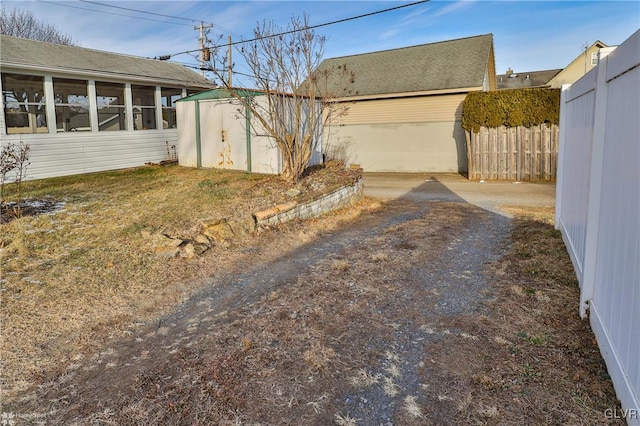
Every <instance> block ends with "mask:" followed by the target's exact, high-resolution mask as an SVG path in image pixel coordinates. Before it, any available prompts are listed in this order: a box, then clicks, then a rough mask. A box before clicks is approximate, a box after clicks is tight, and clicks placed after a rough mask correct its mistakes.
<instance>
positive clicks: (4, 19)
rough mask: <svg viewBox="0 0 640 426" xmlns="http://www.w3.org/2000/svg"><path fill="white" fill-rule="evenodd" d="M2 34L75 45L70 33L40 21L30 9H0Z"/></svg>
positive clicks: (0, 31) (0, 29)
mask: <svg viewBox="0 0 640 426" xmlns="http://www.w3.org/2000/svg"><path fill="white" fill-rule="evenodd" d="M0 34H4V35H8V36H13V37H20V38H28V39H31V40H39V41H47V42H49V43H56V44H66V45H70V46H74V45H75V44H76V43H75V42H74V41H73V39H72V38H71V36H70V35H68V34H64V33H62V32H60V30H58V29H57V28H56V27H54V26H53V25H50V24H47V23H46V22H44V21H40V20H39V19H37V18H36V17H35V15H34V14H33V12H31V11H30V10H19V9H13V10H12V11H11V12H8V11H7V10H6V9H5V8H4V7H2V9H0Z"/></svg>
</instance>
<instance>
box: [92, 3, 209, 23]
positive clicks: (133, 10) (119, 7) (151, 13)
mask: <svg viewBox="0 0 640 426" xmlns="http://www.w3.org/2000/svg"><path fill="white" fill-rule="evenodd" d="M79 1H81V2H83V3H91V4H97V5H98V6H104V7H112V8H114V9H121V10H128V11H129V12H138V13H146V14H147V15H155V16H162V17H163V18H172V19H182V20H183V21H189V22H199V21H200V20H199V19H191V18H184V17H182V16H172V15H165V14H164V13H155V12H148V11H146V10H138V9H130V8H128V7H123V6H115V5H113V4H106V3H100V2H97V1H90V0H79ZM210 23H211V22H205V24H210Z"/></svg>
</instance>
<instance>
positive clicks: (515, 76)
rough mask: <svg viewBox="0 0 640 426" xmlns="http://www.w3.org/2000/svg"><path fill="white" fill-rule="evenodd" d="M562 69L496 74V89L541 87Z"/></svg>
mask: <svg viewBox="0 0 640 426" xmlns="http://www.w3.org/2000/svg"><path fill="white" fill-rule="evenodd" d="M560 71H562V69H557V70H543V71H527V72H518V73H516V72H514V73H512V74H498V75H497V76H496V80H497V85H498V89H520V88H526V87H542V86H545V85H547V83H549V80H551V79H552V78H553V77H554V76H555V75H556V74H558V73H559V72H560Z"/></svg>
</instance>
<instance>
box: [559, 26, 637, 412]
mask: <svg viewBox="0 0 640 426" xmlns="http://www.w3.org/2000/svg"><path fill="white" fill-rule="evenodd" d="M603 53H604V55H603ZM607 53H608V52H607V51H606V49H603V50H602V51H601V56H600V63H599V65H598V66H597V67H596V68H595V69H594V70H592V71H591V72H590V73H589V74H587V75H586V76H585V77H583V79H581V80H579V81H578V82H576V83H575V84H574V85H573V86H571V87H564V88H563V97H562V104H561V127H560V132H561V146H560V150H561V156H560V160H559V168H560V169H561V170H562V173H561V174H559V178H558V188H557V191H556V193H557V200H556V226H557V227H558V228H559V229H560V231H561V232H562V235H563V239H564V240H565V242H567V248H568V250H569V252H570V254H571V257H572V259H574V263H575V264H576V271H577V275H578V279H579V281H580V287H581V289H580V299H581V303H580V311H581V313H582V314H585V313H586V308H587V306H588V309H589V317H590V323H591V326H592V328H593V331H594V333H595V335H596V338H597V341H598V345H599V347H600V351H601V353H602V356H603V358H604V360H605V362H606V364H607V368H608V370H609V374H610V375H611V378H612V380H613V384H614V387H615V390H616V393H617V395H618V398H619V399H620V401H621V403H622V407H623V409H625V410H628V411H626V412H627V413H628V416H627V418H626V420H627V423H628V424H630V425H640V167H639V164H640V119H639V117H640V31H637V32H636V33H635V34H633V35H632V36H631V37H630V38H629V39H627V40H626V41H625V42H624V43H623V44H622V45H620V46H619V47H618V48H617V49H615V50H614V51H613V52H611V53H610V54H609V55H608V56H606V54H607ZM590 118H591V119H590ZM585 138H586V139H587V140H589V145H586V146H581V145H580V141H584V140H585ZM580 148H583V150H584V151H586V152H581V151H580ZM575 157H578V158H579V160H576V158H575ZM585 169H586V170H585Z"/></svg>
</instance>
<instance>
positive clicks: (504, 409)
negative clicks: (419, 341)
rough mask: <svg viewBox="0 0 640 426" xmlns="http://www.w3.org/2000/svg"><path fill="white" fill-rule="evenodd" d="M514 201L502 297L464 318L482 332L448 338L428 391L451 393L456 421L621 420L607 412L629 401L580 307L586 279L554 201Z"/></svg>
mask: <svg viewBox="0 0 640 426" xmlns="http://www.w3.org/2000/svg"><path fill="white" fill-rule="evenodd" d="M505 210H506V211H508V212H509V213H510V214H513V215H514V216H515V219H514V225H513V233H512V243H511V247H510V249H509V252H508V253H507V254H506V255H505V256H504V257H503V258H502V259H500V261H499V262H497V263H495V264H494V265H492V270H493V276H494V277H495V282H494V283H493V286H494V288H495V289H496V299H495V300H494V301H493V302H492V303H490V304H489V306H488V309H489V310H488V312H487V313H486V314H485V315H481V316H480V315H468V316H466V317H463V318H460V319H459V320H458V321H457V322H456V324H455V326H456V327H458V328H460V329H462V330H473V331H474V333H473V334H472V333H469V335H472V336H474V337H473V338H467V339H464V341H455V339H454V338H453V337H451V338H447V339H443V340H441V341H440V342H438V344H437V345H436V347H435V348H434V353H433V359H434V362H435V364H436V365H437V366H438V368H437V369H434V368H427V369H425V370H424V371H425V374H426V371H427V370H429V371H430V373H429V374H428V375H429V376H430V377H431V378H432V379H431V380H432V383H435V385H433V386H431V387H430V389H429V390H428V392H427V398H428V399H430V400H432V401H433V400H439V401H442V397H443V394H444V393H445V392H448V394H447V398H451V399H452V400H453V401H457V402H456V403H455V407H456V408H457V411H458V413H459V414H458V415H457V416H455V415H454V416H451V413H449V414H447V413H441V415H442V417H440V418H447V419H449V420H448V421H453V422H456V421H457V420H460V421H463V420H464V421H465V422H467V423H477V424H484V423H486V422H489V423H490V424H493V423H495V422H496V421H497V422H498V423H500V424H520V423H521V422H522V421H523V419H524V418H526V419H528V420H527V421H528V422H532V423H536V424H604V423H608V424H617V423H618V422H619V421H618V420H609V419H606V417H605V415H604V413H605V410H606V409H607V408H610V409H615V407H617V406H618V404H619V403H618V401H617V398H616V396H615V394H614V392H613V388H612V386H611V383H610V381H609V379H608V374H607V371H606V366H605V365H604V362H603V360H602V358H601V357H600V354H599V351H598V348H597V346H596V342H595V338H594V336H593V333H592V332H591V330H590V328H589V323H588V321H586V320H582V319H580V317H579V316H578V313H577V306H578V300H579V294H578V283H577V280H576V278H575V273H574V271H573V266H572V265H571V261H570V260H569V257H568V254H567V252H566V249H565V247H564V245H563V243H562V239H561V237H560V235H559V233H558V232H557V231H556V230H554V229H553V226H552V224H553V213H554V212H553V209H540V210H536V211H531V210H530V209H522V208H518V207H506V208H505ZM460 336H462V337H465V333H464V332H462V333H460ZM476 336H477V337H476ZM427 367H428V366H427ZM505 401H509V403H508V404H505ZM435 417H436V418H438V417H437V413H436V416H435ZM456 419H457V420H456Z"/></svg>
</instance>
